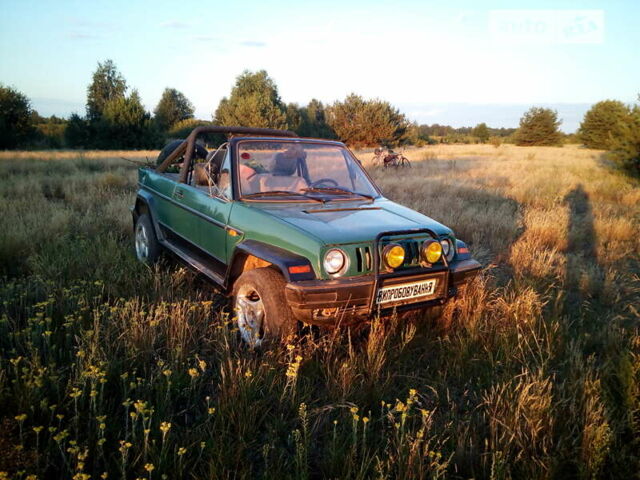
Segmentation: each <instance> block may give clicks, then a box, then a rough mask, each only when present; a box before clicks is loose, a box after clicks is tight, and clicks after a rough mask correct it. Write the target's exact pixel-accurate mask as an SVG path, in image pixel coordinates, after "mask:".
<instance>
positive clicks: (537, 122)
mask: <svg viewBox="0 0 640 480" xmlns="http://www.w3.org/2000/svg"><path fill="white" fill-rule="evenodd" d="M560 123H561V122H560V121H559V120H558V112H556V111H554V110H551V109H549V108H542V107H531V108H530V109H529V110H528V111H527V112H526V113H525V114H524V115H523V116H522V118H521V119H520V128H518V130H517V131H516V134H515V141H516V145H520V146H525V147H530V146H535V145H561V144H562V133H560V130H559V129H558V128H559V127H560Z"/></svg>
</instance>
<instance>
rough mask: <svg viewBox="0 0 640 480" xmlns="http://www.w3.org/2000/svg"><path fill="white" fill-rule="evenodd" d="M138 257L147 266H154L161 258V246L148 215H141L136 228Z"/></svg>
mask: <svg viewBox="0 0 640 480" xmlns="http://www.w3.org/2000/svg"><path fill="white" fill-rule="evenodd" d="M134 235H135V247H136V257H138V260H140V261H141V262H142V263H144V264H145V265H153V264H154V263H155V262H156V261H157V260H158V257H159V256H160V248H161V247H160V244H159V243H158V239H157V238H156V232H155V231H154V230H153V225H152V224H151V219H150V218H149V216H148V215H147V214H146V213H143V214H142V215H140V216H139V217H138V218H137V220H136V226H135V232H134Z"/></svg>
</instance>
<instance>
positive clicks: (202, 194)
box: [174, 152, 233, 265]
mask: <svg viewBox="0 0 640 480" xmlns="http://www.w3.org/2000/svg"><path fill="white" fill-rule="evenodd" d="M228 155H229V153H228V152H227V157H225V160H224V162H223V165H222V168H221V171H220V174H219V175H218V176H217V177H218V178H219V179H223V180H225V181H226V180H227V179H228V178H229V177H230V171H229V166H230V165H229V164H230V160H229V157H228ZM174 199H175V201H176V202H179V203H180V204H181V205H182V206H183V208H184V209H185V210H186V211H188V212H189V213H190V214H191V215H190V216H189V218H188V221H187V220H186V219H185V223H184V224H181V225H177V227H178V228H180V229H181V230H182V231H183V232H186V235H185V236H186V238H187V239H189V240H190V241H191V242H192V243H193V244H195V245H196V246H197V247H198V248H199V249H200V250H202V252H204V253H206V254H207V255H209V256H211V257H213V258H215V259H216V260H217V261H218V262H220V264H222V265H226V263H227V249H226V236H227V230H226V227H227V222H228V219H229V214H230V212H231V208H232V206H233V202H232V195H231V188H230V184H229V185H228V186H227V185H226V184H224V185H222V184H213V185H211V186H210V187H207V186H198V185H187V184H178V185H177V186H176V189H175V191H174ZM178 233H180V231H178Z"/></svg>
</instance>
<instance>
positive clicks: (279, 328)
mask: <svg viewBox="0 0 640 480" xmlns="http://www.w3.org/2000/svg"><path fill="white" fill-rule="evenodd" d="M284 289H285V281H284V278H282V275H280V273H279V272H277V271H276V270H274V269H272V268H269V267H265V268H256V269H253V270H249V271H247V272H244V273H243V274H242V275H240V277H238V279H237V280H236V282H235V284H234V286H233V296H232V305H233V310H234V314H235V316H236V322H237V326H238V330H239V331H240V336H241V338H242V340H243V341H244V342H245V343H247V344H248V345H249V346H251V347H259V346H262V345H263V344H264V343H266V342H269V341H274V340H280V339H285V338H287V337H289V336H291V335H294V334H295V333H296V330H297V322H296V320H295V318H294V317H293V314H292V313H291V310H290V309H289V306H288V305H287V301H286V299H285V296H284Z"/></svg>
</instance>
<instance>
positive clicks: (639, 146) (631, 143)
mask: <svg viewBox="0 0 640 480" xmlns="http://www.w3.org/2000/svg"><path fill="white" fill-rule="evenodd" d="M638 101H640V95H639V96H638ZM616 131H617V132H618V134H617V135H616V136H615V137H614V140H613V143H612V145H611V152H610V153H609V158H611V159H612V160H613V161H614V162H615V163H616V164H617V165H618V166H619V167H621V168H622V169H624V170H626V171H627V172H630V173H632V174H634V175H637V176H640V104H639V105H634V106H633V107H632V108H631V109H630V111H629V114H628V115H627V117H626V119H624V120H620V121H619V122H618V124H617V125H616Z"/></svg>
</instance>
